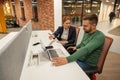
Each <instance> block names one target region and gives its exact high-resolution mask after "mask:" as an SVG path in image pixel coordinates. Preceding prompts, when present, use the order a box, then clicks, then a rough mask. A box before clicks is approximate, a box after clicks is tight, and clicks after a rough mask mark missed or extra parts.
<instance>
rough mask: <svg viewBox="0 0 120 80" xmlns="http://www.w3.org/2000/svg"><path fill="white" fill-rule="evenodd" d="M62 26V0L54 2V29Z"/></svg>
mask: <svg viewBox="0 0 120 80" xmlns="http://www.w3.org/2000/svg"><path fill="white" fill-rule="evenodd" d="M61 25H62V0H54V28H55V30H56V29H57V28H58V26H61Z"/></svg>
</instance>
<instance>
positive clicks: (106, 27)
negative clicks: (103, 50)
mask: <svg viewBox="0 0 120 80" xmlns="http://www.w3.org/2000/svg"><path fill="white" fill-rule="evenodd" d="M119 26H120V19H115V20H113V22H112V23H109V22H108V21H104V22H100V23H99V24H98V26H97V28H98V29H99V30H101V31H102V32H103V33H104V34H106V35H107V36H110V37H112V38H113V43H112V46H111V48H110V51H112V52H115V53H119V54H120V42H119V41H120V28H118V27H119ZM115 28H117V30H116V29H115ZM111 30H116V31H113V33H111V32H110V31H111ZM115 32H116V33H117V35H115Z"/></svg>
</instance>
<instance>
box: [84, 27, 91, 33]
mask: <svg viewBox="0 0 120 80" xmlns="http://www.w3.org/2000/svg"><path fill="white" fill-rule="evenodd" d="M91 31H92V28H91V27H90V29H89V30H84V32H85V33H90V32H91Z"/></svg>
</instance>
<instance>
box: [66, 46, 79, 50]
mask: <svg viewBox="0 0 120 80" xmlns="http://www.w3.org/2000/svg"><path fill="white" fill-rule="evenodd" d="M69 49H72V50H77V47H75V46H70V47H68V48H67V50H69Z"/></svg>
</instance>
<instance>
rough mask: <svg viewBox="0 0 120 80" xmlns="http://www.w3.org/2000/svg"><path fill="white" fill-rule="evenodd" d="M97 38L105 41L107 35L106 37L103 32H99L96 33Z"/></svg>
mask: <svg viewBox="0 0 120 80" xmlns="http://www.w3.org/2000/svg"><path fill="white" fill-rule="evenodd" d="M96 37H97V38H103V39H104V38H105V35H104V33H103V32H101V31H99V30H97V31H96Z"/></svg>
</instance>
